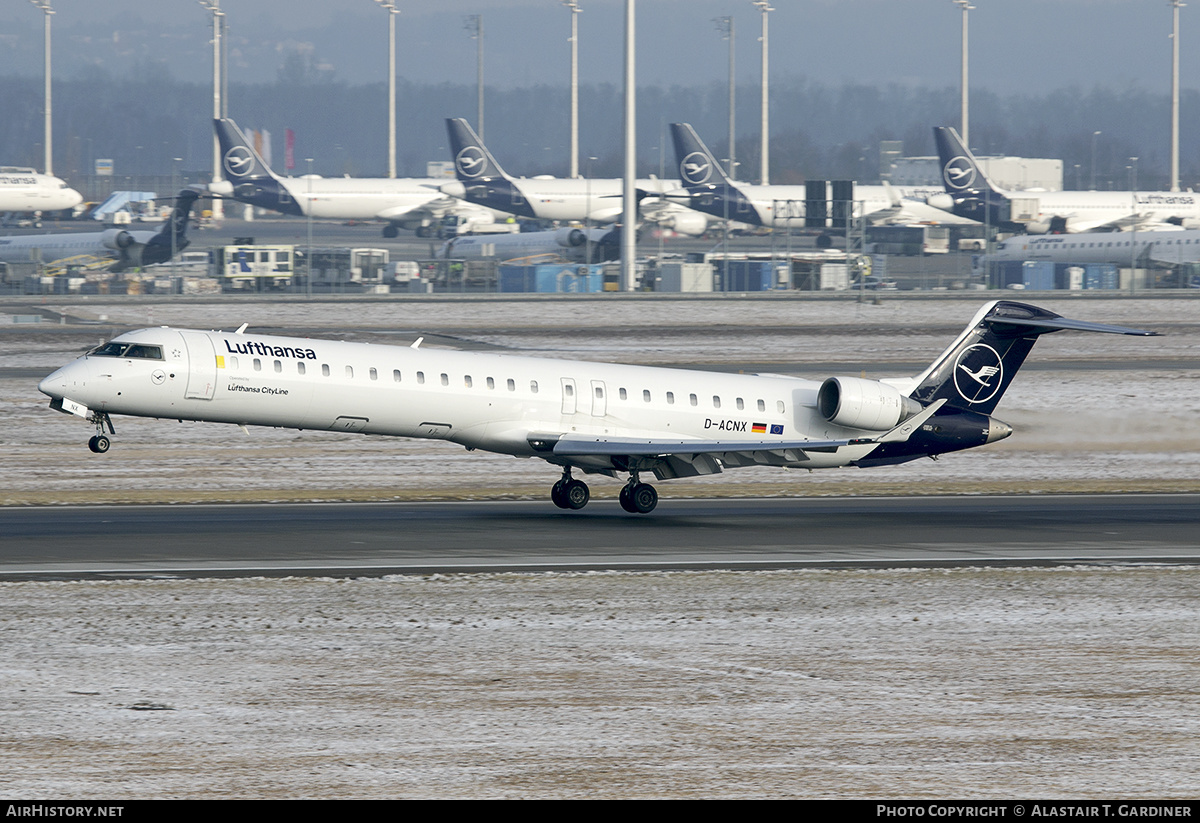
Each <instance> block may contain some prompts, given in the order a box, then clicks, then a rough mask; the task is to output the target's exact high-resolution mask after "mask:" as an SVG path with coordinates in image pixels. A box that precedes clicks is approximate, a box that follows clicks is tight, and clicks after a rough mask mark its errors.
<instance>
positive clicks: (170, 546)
mask: <svg viewBox="0 0 1200 823" xmlns="http://www.w3.org/2000/svg"><path fill="white" fill-rule="evenodd" d="M1198 504H1200V495H1078V496H1065V495H1064V496H1052V495H1035V496H1004V497H990V496H966V497H963V496H959V497H913V498H853V499H768V500H763V499H759V500H670V499H664V500H663V501H662V502H661V503H660V505H659V508H658V509H657V510H656V511H655V512H653V513H652V514H650V515H648V516H633V515H628V514H626V513H625V512H623V511H622V510H621V509H620V508H619V507H618V505H617V504H616V503H615V502H612V501H596V502H594V503H592V504H591V505H589V506H588V507H587V508H586V509H585V510H583V511H580V512H563V511H559V510H557V509H555V508H554V507H553V506H552V505H551V504H550V503H549V502H548V501H515V502H488V503H478V502H469V503H397V504H389V503H377V504H311V505H294V504H286V505H285V504H263V505H260V504H246V505H211V506H210V505H180V506H129V507H123V506H111V507H52V508H51V507H46V508H5V509H0V534H3V535H4V539H3V541H0V578H4V579H29V578H30V577H33V578H39V579H45V578H51V579H74V578H88V577H140V576H181V577H212V576H229V577H240V576H253V575H300V576H318V575H335V576H345V575H349V576H360V575H378V574H388V573H435V572H466V571H529V570H546V571H549V570H594V569H714V568H721V569H747V568H754V569H782V568H798V567H846V566H884V567H889V566H890V567H896V566H946V565H954V566H970V565H1000V564H1013V563H1015V564H1024V565H1029V564H1071V563H1097V562H1101V563H1104V562H1117V563H1128V562H1141V563H1145V562H1164V563H1194V562H1200V538H1197V535H1200V528H1198V526H1200V505H1198Z"/></svg>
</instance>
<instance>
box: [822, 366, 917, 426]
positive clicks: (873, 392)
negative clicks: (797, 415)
mask: <svg viewBox="0 0 1200 823" xmlns="http://www.w3.org/2000/svg"><path fill="white" fill-rule="evenodd" d="M921 408H922V406H921V404H920V403H918V402H917V401H916V400H913V399H912V398H911V397H905V396H904V395H903V394H901V393H900V391H899V390H898V389H896V388H895V387H894V386H889V385H888V384H887V383H880V382H879V381H878V380H864V379H863V378H861V377H830V378H829V379H828V380H826V381H825V382H824V383H822V384H821V389H820V391H818V392H817V410H818V411H819V412H820V413H821V416H822V417H824V418H825V419H826V420H828V421H829V422H830V423H836V424H837V425H839V426H846V427H848V428H852V429H868V430H870V431H888V430H889V429H894V428H895V427H896V426H898V425H899V424H900V422H901V421H902V420H905V419H907V418H909V417H912V416H913V415H914V414H916V413H917V412H919V411H921Z"/></svg>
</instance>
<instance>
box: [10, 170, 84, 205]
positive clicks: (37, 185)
mask: <svg viewBox="0 0 1200 823" xmlns="http://www.w3.org/2000/svg"><path fill="white" fill-rule="evenodd" d="M82 202H83V195H82V194H80V193H79V192H77V191H75V189H73V188H71V187H70V186H68V185H67V184H66V183H64V182H63V181H62V180H60V179H59V178H57V177H54V176H52V175H49V174H38V173H37V172H36V171H34V170H33V169H26V168H21V167H19V166H0V213H3V212H21V213H24V212H40V213H43V214H44V213H46V212H51V211H61V210H62V209H72V208H75V207H76V206H78V205H79V204H80V203H82Z"/></svg>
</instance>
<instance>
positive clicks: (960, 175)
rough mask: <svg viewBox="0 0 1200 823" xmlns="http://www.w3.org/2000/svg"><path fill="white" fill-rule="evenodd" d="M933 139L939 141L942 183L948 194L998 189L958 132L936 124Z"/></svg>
mask: <svg viewBox="0 0 1200 823" xmlns="http://www.w3.org/2000/svg"><path fill="white" fill-rule="evenodd" d="M933 139H934V141H935V142H936V143H937V150H938V161H939V163H940V165H941V167H942V183H943V185H944V186H945V188H946V193H947V194H963V193H965V192H971V191H998V189H997V188H996V187H995V186H993V185H992V182H991V181H990V180H988V178H987V175H986V174H984V173H983V169H982V168H980V166H979V161H978V160H976V159H975V156H974V155H973V154H971V150H970V149H968V148H967V147H966V146H964V145H963V141H962V138H960V137H959V136H958V132H956V131H955V130H954V129H952V128H950V127H948V126H934V128H933Z"/></svg>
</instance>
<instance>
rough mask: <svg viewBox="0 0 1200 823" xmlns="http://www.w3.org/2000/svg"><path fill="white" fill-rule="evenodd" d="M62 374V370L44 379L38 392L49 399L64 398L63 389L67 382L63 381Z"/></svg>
mask: <svg viewBox="0 0 1200 823" xmlns="http://www.w3.org/2000/svg"><path fill="white" fill-rule="evenodd" d="M62 372H63V370H62V369H58V370H56V371H54V372H53V373H51V374H49V375H47V376H46V377H43V378H42V382H40V383H38V391H40V392H41V393H42V394H44V395H46V396H47V397H62V388H63V386H64V383H65V382H66V381H65V380H63V375H62Z"/></svg>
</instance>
